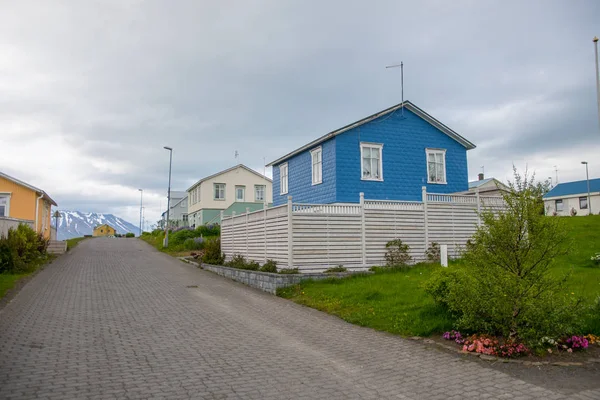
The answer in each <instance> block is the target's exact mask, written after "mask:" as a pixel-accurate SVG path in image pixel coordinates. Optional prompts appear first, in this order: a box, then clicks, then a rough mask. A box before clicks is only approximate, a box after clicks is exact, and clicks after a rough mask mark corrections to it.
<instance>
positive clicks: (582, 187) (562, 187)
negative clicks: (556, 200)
mask: <svg viewBox="0 0 600 400" xmlns="http://www.w3.org/2000/svg"><path fill="white" fill-rule="evenodd" d="M587 192H588V189H587V181H586V180H583V181H575V182H565V183H559V184H558V185H556V186H554V188H553V189H552V190H551V191H549V192H548V193H546V194H545V195H544V198H545V199H547V198H551V197H565V196H572V195H576V194H584V193H587ZM590 192H594V193H595V192H600V178H598V179H590Z"/></svg>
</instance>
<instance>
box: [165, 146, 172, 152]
mask: <svg viewBox="0 0 600 400" xmlns="http://www.w3.org/2000/svg"><path fill="white" fill-rule="evenodd" d="M163 148H164V149H165V150H169V151H173V149H172V148H170V147H169V146H165V147H163Z"/></svg>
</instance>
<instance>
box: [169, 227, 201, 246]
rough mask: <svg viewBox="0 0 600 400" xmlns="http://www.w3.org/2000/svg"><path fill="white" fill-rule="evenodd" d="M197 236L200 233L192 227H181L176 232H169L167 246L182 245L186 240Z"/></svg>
mask: <svg viewBox="0 0 600 400" xmlns="http://www.w3.org/2000/svg"><path fill="white" fill-rule="evenodd" d="M198 236H200V234H196V231H195V230H193V229H182V230H180V231H177V232H169V247H171V245H173V246H179V245H183V243H184V242H185V241H186V240H188V239H193V238H195V237H198Z"/></svg>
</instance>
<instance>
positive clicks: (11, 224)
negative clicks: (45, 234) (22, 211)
mask: <svg viewBox="0 0 600 400" xmlns="http://www.w3.org/2000/svg"><path fill="white" fill-rule="evenodd" d="M19 224H25V225H28V226H29V227H30V228H31V229H34V227H33V224H34V222H33V221H29V220H25V219H17V218H9V217H0V236H5V235H8V230H9V229H11V228H12V229H17V228H18V227H19Z"/></svg>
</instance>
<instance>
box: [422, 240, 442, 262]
mask: <svg viewBox="0 0 600 400" xmlns="http://www.w3.org/2000/svg"><path fill="white" fill-rule="evenodd" d="M425 258H426V259H427V261H428V262H430V263H439V262H440V261H441V259H442V256H441V253H440V245H439V244H438V243H436V242H432V243H431V244H430V245H429V248H427V250H426V251H425Z"/></svg>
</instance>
